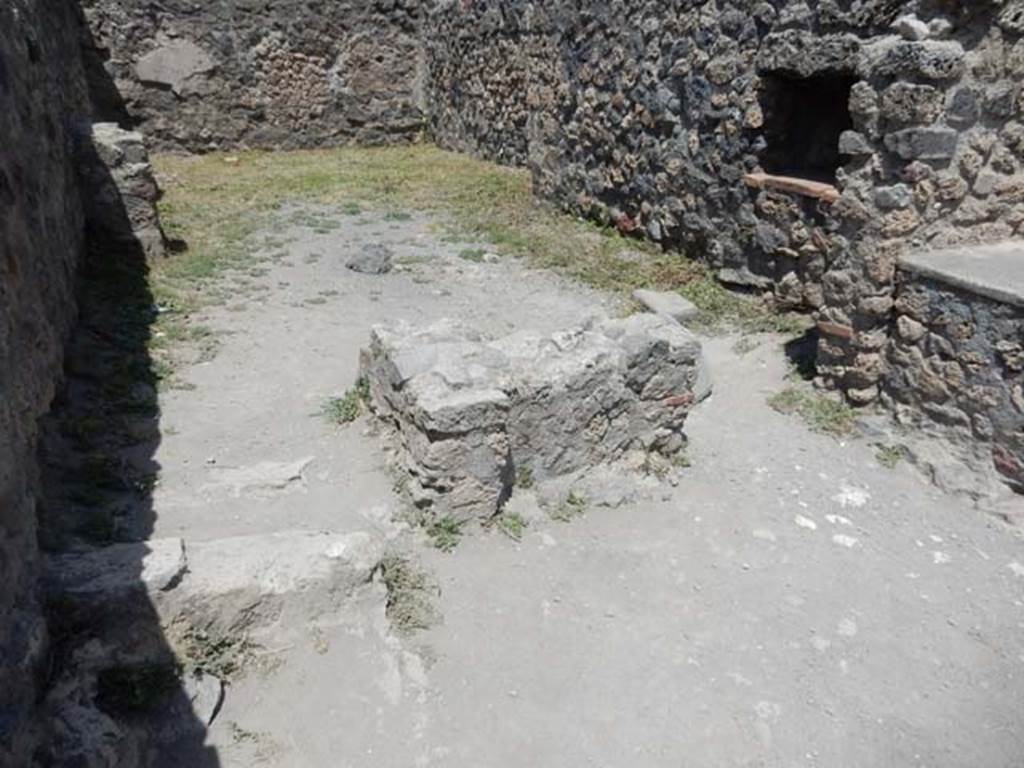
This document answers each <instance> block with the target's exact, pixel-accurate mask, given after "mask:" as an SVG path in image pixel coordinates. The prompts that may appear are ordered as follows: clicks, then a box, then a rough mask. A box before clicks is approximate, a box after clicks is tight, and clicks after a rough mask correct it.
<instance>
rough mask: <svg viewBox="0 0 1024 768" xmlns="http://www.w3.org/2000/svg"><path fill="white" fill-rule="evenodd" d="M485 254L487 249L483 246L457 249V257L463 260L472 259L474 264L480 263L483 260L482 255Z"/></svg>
mask: <svg viewBox="0 0 1024 768" xmlns="http://www.w3.org/2000/svg"><path fill="white" fill-rule="evenodd" d="M486 255H487V251H485V250H484V249H483V248H463V249H462V250H461V251H459V258H460V259H463V260H465V261H472V262H473V263H474V264H480V263H481V262H482V261H483V260H484V256H486Z"/></svg>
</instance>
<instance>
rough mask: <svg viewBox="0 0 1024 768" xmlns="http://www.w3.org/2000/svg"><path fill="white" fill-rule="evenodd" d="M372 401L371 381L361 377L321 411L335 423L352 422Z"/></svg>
mask: <svg viewBox="0 0 1024 768" xmlns="http://www.w3.org/2000/svg"><path fill="white" fill-rule="evenodd" d="M313 302H314V300H313V299H307V300H306V303H307V304H309V303H313ZM316 303H320V304H324V303H326V299H323V298H321V299H320V301H319V302H316ZM369 401H370V382H369V381H367V380H366V379H365V378H362V377H360V379H359V380H358V381H357V382H356V383H355V386H353V387H352V388H351V389H349V390H348V392H346V393H345V394H344V395H342V396H341V397H332V398H330V399H329V400H328V401H327V402H326V403H324V406H323V408H322V409H321V413H322V414H323V415H324V416H326V417H327V418H328V420H329V421H331V422H333V423H335V424H341V425H344V424H351V423H352V422H353V421H355V420H356V419H358V418H359V417H360V416H362V415H363V413H364V411H365V410H366V407H367V403H369Z"/></svg>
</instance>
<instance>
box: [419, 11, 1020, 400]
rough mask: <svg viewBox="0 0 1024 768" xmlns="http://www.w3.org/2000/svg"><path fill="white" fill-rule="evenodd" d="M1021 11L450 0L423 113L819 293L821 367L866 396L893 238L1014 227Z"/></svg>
mask: <svg viewBox="0 0 1024 768" xmlns="http://www.w3.org/2000/svg"><path fill="white" fill-rule="evenodd" d="M1020 13H1021V11H1020V7H1019V4H1017V3H1012V2H1003V1H1002V0H979V2H973V3H951V2H940V1H939V0H920V1H911V0H906V1H905V2H901V1H900V0H890V1H888V2H884V1H882V0H876V1H874V2H860V3H848V2H829V3H820V4H817V5H814V4H808V3H805V2H803V1H802V0H791V1H789V2H785V1H782V0H779V1H778V2H761V3H749V2H739V1H738V0H709V2H704V3H693V2H685V1H684V0H673V1H672V2H667V3H664V2H657V3H656V2H651V1H650V0H623V2H618V3H600V2H582V3H566V2H554V3H530V2H512V1H506V2H486V3H485V2H467V3H449V4H447V5H445V6H444V8H443V9H441V10H440V11H439V12H438V15H437V18H436V20H435V22H434V24H433V25H432V26H433V28H434V29H436V30H437V33H435V34H433V35H432V36H431V37H430V38H429V39H428V41H427V45H428V47H429V66H430V77H431V85H432V89H431V119H432V124H433V127H434V129H435V132H436V134H437V138H438V140H439V141H440V142H441V143H442V144H444V145H446V146H451V147H454V148H460V149H471V150H473V151H475V152H477V153H479V154H482V155H484V156H487V157H492V158H495V159H499V160H504V161H509V162H526V163H528V164H529V166H530V168H531V169H532V171H533V173H534V177H535V181H536V187H537V190H538V191H539V192H540V193H541V194H542V195H544V196H545V197H548V198H549V199H552V200H555V201H557V202H558V203H560V204H561V205H563V206H564V207H566V208H568V209H570V210H572V211H576V212H580V213H583V214H586V215H588V216H591V217H594V218H598V219H601V220H604V221H607V222H610V223H614V224H615V225H617V226H618V227H619V228H620V229H621V230H622V231H624V232H634V233H638V234H643V235H645V236H647V237H649V238H652V239H654V240H656V241H658V242H661V243H663V244H665V245H666V246H667V247H671V248H680V249H682V250H684V251H686V252H687V253H689V254H691V255H694V256H696V257H698V258H701V259H703V260H705V261H707V262H708V263H710V264H711V265H713V266H714V267H716V268H717V269H718V271H719V275H720V276H721V277H722V278H723V280H725V281H726V282H730V283H737V284H743V285H747V286H751V287H754V288H758V289H764V290H771V291H772V292H773V293H774V295H775V298H776V300H777V301H778V303H779V304H780V305H781V306H792V307H804V308H809V309H812V310H814V311H815V312H816V313H817V314H818V317H819V319H820V321H821V322H820V325H819V327H820V329H821V332H822V335H823V340H822V343H821V346H820V353H819V366H820V371H821V373H822V375H823V376H824V377H825V378H826V379H827V380H828V381H829V382H830V383H831V384H833V385H834V386H836V387H838V388H839V389H841V390H843V391H844V392H846V393H847V395H848V396H849V397H850V399H851V400H853V401H855V402H858V403H864V402H870V401H872V400H874V399H875V398H876V397H877V396H878V393H879V387H878V385H879V381H880V380H881V378H882V376H883V371H884V367H885V352H884V347H885V346H886V344H887V343H888V327H889V324H890V322H891V320H892V307H893V290H894V285H895V280H896V278H895V273H896V262H897V259H898V256H899V255H900V253H902V252H904V251H906V250H908V249H910V248H919V247H944V246H949V245H954V244H964V243H971V242H993V241H998V240H1001V239H1005V238H1011V237H1020V236H1024V198H1022V197H1021V190H1022V189H1024V173H1022V161H1024V139H1022V137H1024V126H1022V123H1021V119H1020V118H1021V103H1022V98H1021V81H1022V78H1024V39H1022V37H1021V35H1022V32H1024V27H1022V25H1021V24H1020ZM523 84H525V88H524V87H522V85H523ZM500 146H508V147H512V148H514V149H513V151H511V152H506V153H505V154H502V153H501V152H499V151H496V150H495V149H494V148H495V147H500ZM752 172H767V173H770V174H777V175H790V176H798V177H801V178H804V179H807V180H811V181H816V182H827V183H830V184H833V185H834V186H835V187H836V189H837V193H836V194H835V195H834V197H835V198H836V200H835V202H831V201H829V200H821V199H819V198H817V197H813V196H807V195H801V194H794V193H792V192H791V191H787V190H786V189H784V188H780V187H778V186H773V185H750V184H748V183H746V181H747V179H746V177H747V175H748V174H750V173H752Z"/></svg>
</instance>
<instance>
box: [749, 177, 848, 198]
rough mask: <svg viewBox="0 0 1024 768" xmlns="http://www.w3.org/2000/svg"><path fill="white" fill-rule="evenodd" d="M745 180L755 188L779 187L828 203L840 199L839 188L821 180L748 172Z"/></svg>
mask: <svg viewBox="0 0 1024 768" xmlns="http://www.w3.org/2000/svg"><path fill="white" fill-rule="evenodd" d="M743 181H745V182H746V183H747V186H750V187H753V188H754V189H777V190H778V191H780V192H791V193H792V194H795V195H803V196H804V197H813V198H816V199H818V200H824V201H825V202H826V203H834V202H835V201H836V200H838V199H839V190H838V189H836V188H835V187H834V186H832V185H831V184H825V183H823V182H820V181H808V180H807V179H798V178H795V177H793V176H773V175H771V174H770V173H748V174H746V175H745V176H744V177H743Z"/></svg>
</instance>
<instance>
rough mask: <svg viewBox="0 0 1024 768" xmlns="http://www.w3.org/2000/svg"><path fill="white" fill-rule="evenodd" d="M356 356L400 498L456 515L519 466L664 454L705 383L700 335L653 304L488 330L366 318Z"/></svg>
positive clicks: (534, 472) (488, 508)
mask: <svg viewBox="0 0 1024 768" xmlns="http://www.w3.org/2000/svg"><path fill="white" fill-rule="evenodd" d="M362 367H363V373H364V375H365V376H366V378H367V380H368V382H369V384H370V391H371V402H372V407H373V409H374V411H375V413H376V414H377V415H378V416H379V417H381V418H382V419H383V420H384V421H385V422H386V423H388V424H389V425H390V426H392V427H393V428H394V430H395V434H396V439H397V441H398V442H399V444H400V448H401V450H400V455H401V460H402V462H403V463H404V465H405V466H404V469H405V470H406V471H407V472H408V474H409V477H410V479H411V481H412V482H411V483H410V491H411V493H412V495H413V499H414V501H415V502H416V503H417V505H418V506H420V507H423V508H427V509H429V510H430V511H431V512H432V513H433V514H436V515H439V516H440V515H445V514H451V515H455V516H457V517H460V518H462V519H469V518H473V517H479V518H483V519H487V518H489V517H491V516H493V515H494V514H495V513H496V512H497V511H498V510H499V509H500V508H501V506H502V504H504V502H505V500H506V499H507V498H508V497H509V496H510V495H511V493H512V489H513V486H514V485H515V482H516V477H517V475H519V474H520V473H522V472H523V471H524V470H528V471H529V474H530V475H531V476H532V477H533V478H535V479H537V480H544V479H546V478H550V477H554V476H558V475H564V474H568V473H571V472H574V471H577V470H580V469H583V468H585V467H589V466H593V465H595V464H599V463H601V462H607V461H610V460H613V459H616V458H619V457H621V456H622V455H623V454H625V453H626V452H627V451H630V450H638V451H647V452H657V453H661V454H664V455H669V456H671V455H673V454H675V453H678V452H679V451H680V450H682V448H683V446H684V444H685V441H684V438H683V434H682V429H683V422H684V421H685V419H686V415H687V413H688V412H689V410H690V408H691V407H692V406H693V405H694V404H695V403H696V402H697V401H698V400H699V399H701V398H703V397H705V396H706V395H707V394H708V393H709V392H710V383H709V381H708V378H707V370H706V368H705V365H704V362H703V359H702V357H701V346H700V343H699V342H698V341H697V340H696V338H695V337H694V336H693V335H692V334H691V333H690V332H689V331H687V330H686V329H684V328H683V327H682V326H680V325H678V324H677V323H675V322H674V321H673V320H671V319H668V318H664V317H660V316H655V315H635V316H633V317H630V318H628V319H625V320H606V321H603V322H601V323H597V324H595V325H592V326H584V327H580V328H574V329H571V330H567V331H563V332H559V333H556V334H554V335H552V336H540V335H537V334H534V333H529V332H523V333H517V334H513V335H511V336H508V337H505V338H502V339H498V340H488V339H484V338H482V337H481V336H479V335H478V334H475V333H473V332H472V331H470V330H468V329H465V328H462V327H460V326H457V325H455V324H452V323H450V322H441V323H439V324H436V325H434V326H431V327H429V328H425V329H414V328H411V327H408V326H402V327H399V328H396V329H385V328H377V329H375V330H374V333H373V336H372V339H371V344H370V347H369V348H368V349H367V350H366V351H365V352H364V353H363V361H362Z"/></svg>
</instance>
